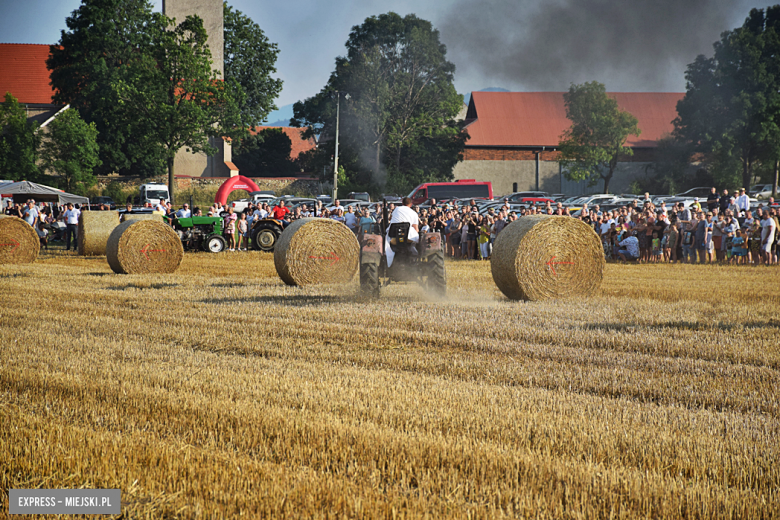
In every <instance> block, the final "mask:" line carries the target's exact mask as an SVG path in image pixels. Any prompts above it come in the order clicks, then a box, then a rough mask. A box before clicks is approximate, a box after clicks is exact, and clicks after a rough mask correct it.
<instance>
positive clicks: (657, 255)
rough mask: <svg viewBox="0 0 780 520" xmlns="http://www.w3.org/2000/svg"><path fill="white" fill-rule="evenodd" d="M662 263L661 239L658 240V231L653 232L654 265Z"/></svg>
mask: <svg viewBox="0 0 780 520" xmlns="http://www.w3.org/2000/svg"><path fill="white" fill-rule="evenodd" d="M660 261H661V239H660V238H658V231H653V263H658V262H660Z"/></svg>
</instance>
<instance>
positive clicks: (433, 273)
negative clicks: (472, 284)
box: [428, 251, 447, 298]
mask: <svg viewBox="0 0 780 520" xmlns="http://www.w3.org/2000/svg"><path fill="white" fill-rule="evenodd" d="M428 291H430V292H431V294H433V295H434V296H438V297H439V298H444V297H445V296H447V271H446V270H445V269H444V251H437V252H436V253H434V254H433V255H431V256H430V257H428Z"/></svg>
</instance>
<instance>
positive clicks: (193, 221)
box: [164, 217, 227, 253]
mask: <svg viewBox="0 0 780 520" xmlns="http://www.w3.org/2000/svg"><path fill="white" fill-rule="evenodd" d="M164 218H165V220H166V221H169V220H170V221H171V226H172V227H173V230H174V231H176V234H177V235H179V238H180V239H181V243H182V245H183V246H184V249H185V250H187V251H198V250H200V249H203V250H204V251H207V252H211V253H220V252H222V251H224V250H225V246H226V244H227V242H226V241H225V238H224V237H223V236H222V225H223V220H222V217H187V218H178V217H173V218H171V219H169V218H168V217H164Z"/></svg>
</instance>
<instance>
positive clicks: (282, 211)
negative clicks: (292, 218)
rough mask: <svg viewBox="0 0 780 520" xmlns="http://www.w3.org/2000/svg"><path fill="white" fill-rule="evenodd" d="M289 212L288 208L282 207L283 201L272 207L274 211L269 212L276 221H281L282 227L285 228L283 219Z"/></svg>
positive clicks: (285, 222)
mask: <svg viewBox="0 0 780 520" xmlns="http://www.w3.org/2000/svg"><path fill="white" fill-rule="evenodd" d="M289 212H290V210H289V209H288V208H286V207H285V206H284V201H283V200H280V201H279V205H278V206H274V209H273V210H271V213H273V215H274V218H275V219H276V220H281V221H282V227H285V226H286V225H287V221H286V220H284V217H286V216H287V214H288V213H289Z"/></svg>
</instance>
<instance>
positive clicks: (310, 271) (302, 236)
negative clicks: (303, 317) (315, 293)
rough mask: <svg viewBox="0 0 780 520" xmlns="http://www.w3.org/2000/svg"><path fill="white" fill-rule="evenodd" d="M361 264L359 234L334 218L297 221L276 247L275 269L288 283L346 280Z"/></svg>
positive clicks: (349, 278) (338, 281)
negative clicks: (356, 235)
mask: <svg viewBox="0 0 780 520" xmlns="http://www.w3.org/2000/svg"><path fill="white" fill-rule="evenodd" d="M359 263H360V245H359V244H358V241H357V237H355V234H354V233H353V232H352V231H350V230H349V228H348V227H347V226H345V225H344V224H342V223H341V222H336V221H335V220H329V219H324V218H303V219H300V220H296V221H295V222H293V223H292V224H290V225H289V226H287V229H285V230H284V232H283V233H282V234H281V235H280V236H279V240H278V242H277V243H276V246H275V247H274V265H275V266H276V272H277V273H278V274H279V277H280V278H281V279H282V280H283V281H284V283H286V284H287V285H314V284H320V283H347V282H349V281H351V280H352V278H353V277H354V276H355V273H356V272H357V269H358V264H359Z"/></svg>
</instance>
